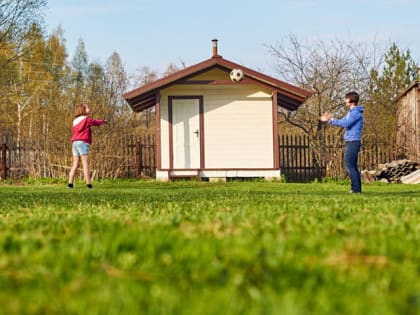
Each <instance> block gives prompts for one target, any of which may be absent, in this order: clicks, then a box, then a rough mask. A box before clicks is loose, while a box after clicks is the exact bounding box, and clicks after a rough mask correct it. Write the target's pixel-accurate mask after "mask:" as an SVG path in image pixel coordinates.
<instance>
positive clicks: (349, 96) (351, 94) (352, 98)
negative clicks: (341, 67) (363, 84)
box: [344, 91, 359, 105]
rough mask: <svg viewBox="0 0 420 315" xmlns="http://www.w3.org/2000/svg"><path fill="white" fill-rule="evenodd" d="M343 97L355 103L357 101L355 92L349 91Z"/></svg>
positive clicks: (357, 96)
mask: <svg viewBox="0 0 420 315" xmlns="http://www.w3.org/2000/svg"><path fill="white" fill-rule="evenodd" d="M344 98H346V99H348V100H349V101H350V103H353V104H356V105H357V104H358V103H359V94H358V93H357V92H354V91H353V92H349V93H347V94H346V95H345V96H344Z"/></svg>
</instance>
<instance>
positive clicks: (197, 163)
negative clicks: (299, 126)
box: [124, 39, 311, 180]
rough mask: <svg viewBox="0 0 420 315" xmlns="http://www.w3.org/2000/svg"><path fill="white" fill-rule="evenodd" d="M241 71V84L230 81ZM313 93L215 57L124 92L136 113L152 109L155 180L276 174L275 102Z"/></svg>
mask: <svg viewBox="0 0 420 315" xmlns="http://www.w3.org/2000/svg"><path fill="white" fill-rule="evenodd" d="M233 69H241V70H242V71H243V73H244V78H243V79H242V80H241V81H240V82H237V83H235V82H233V81H232V80H231V79H230V72H231V71H232V70H233ZM310 95H311V92H309V91H307V90H304V89H301V88H298V87H296V86H293V85H291V84H288V83H285V82H283V81H280V80H277V79H275V78H272V77H270V76H267V75H265V74H262V73H260V72H257V71H254V70H252V69H249V68H247V67H244V66H242V65H239V64H237V63H234V62H232V61H229V60H226V59H224V58H223V57H222V56H220V55H219V54H218V48H217V40H216V39H214V40H213V47H212V57H211V58H210V59H207V60H204V61H202V62H200V63H198V64H195V65H193V66H190V67H187V68H185V69H182V70H180V71H178V72H175V73H173V74H170V75H168V76H166V77H164V78H161V79H159V80H157V81H155V82H152V83H150V84H146V85H144V86H140V87H138V88H136V89H134V90H132V91H129V92H127V93H125V94H124V99H125V100H126V101H127V102H128V104H129V105H130V106H131V108H132V109H133V110H134V111H136V112H141V111H143V110H145V109H147V108H150V107H153V106H154V107H155V111H156V128H157V130H156V143H157V148H156V149H157V150H156V165H157V169H156V178H157V179H159V180H169V179H171V178H174V177H188V176H194V177H198V178H208V179H226V178H231V177H264V178H279V177H280V167H279V165H280V164H279V149H278V127H277V112H278V106H281V107H284V108H286V109H287V110H292V111H293V110H297V109H298V107H299V106H300V105H301V104H302V103H303V102H304V101H305V100H306V99H307V98H308V97H309V96H310Z"/></svg>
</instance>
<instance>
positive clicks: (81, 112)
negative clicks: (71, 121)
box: [74, 103, 87, 117]
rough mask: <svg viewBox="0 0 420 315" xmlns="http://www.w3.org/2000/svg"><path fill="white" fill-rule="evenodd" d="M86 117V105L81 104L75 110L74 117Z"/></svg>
mask: <svg viewBox="0 0 420 315" xmlns="http://www.w3.org/2000/svg"><path fill="white" fill-rule="evenodd" d="M85 115H87V112H86V105H85V104H83V103H80V104H79V105H77V106H76V108H75V109H74V117H79V116H85Z"/></svg>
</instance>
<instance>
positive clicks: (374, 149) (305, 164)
mask: <svg viewBox="0 0 420 315" xmlns="http://www.w3.org/2000/svg"><path fill="white" fill-rule="evenodd" d="M57 145H58V144H55V145H50V147H55V150H52V149H49V146H47V145H45V144H41V143H37V144H35V143H26V144H22V145H20V146H18V145H16V144H13V143H8V144H7V145H6V144H2V146H1V151H0V152H1V156H0V161H1V164H0V165H1V168H0V178H6V177H10V178H20V177H26V176H31V177H53V178H66V177H67V176H68V172H69V170H70V167H71V163H72V161H71V151H70V146H69V145H68V144H65V145H63V146H62V148H61V149H60V148H57ZM394 151H395V150H394V149H393V147H392V146H390V145H388V144H379V143H372V144H369V143H364V144H362V149H361V152H360V155H359V166H360V168H361V169H374V168H376V166H377V165H378V164H380V163H386V162H390V161H392V160H395V158H396V157H395V154H394ZM155 153H156V144H155V138H154V137H153V136H151V135H149V136H145V137H142V138H135V137H123V138H114V139H106V140H103V141H98V144H95V145H92V150H91V154H90V156H91V158H90V161H91V162H90V164H91V170H92V176H93V177H94V178H95V177H96V178H140V177H155V170H156V163H155V160H156V159H155ZM343 154H344V143H343V142H342V140H341V138H340V139H338V138H336V137H331V136H327V137H324V139H322V143H318V144H316V143H311V141H310V139H309V137H307V136H291V135H285V136H280V137H279V160H280V168H281V171H282V174H284V176H285V177H286V181H288V182H307V181H313V180H314V179H321V178H324V177H326V176H327V177H331V178H343V177H344V176H346V173H345V170H344V168H343ZM78 175H79V176H80V178H81V177H82V172H81V170H79V173H78Z"/></svg>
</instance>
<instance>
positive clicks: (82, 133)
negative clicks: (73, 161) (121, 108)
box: [71, 116, 106, 144]
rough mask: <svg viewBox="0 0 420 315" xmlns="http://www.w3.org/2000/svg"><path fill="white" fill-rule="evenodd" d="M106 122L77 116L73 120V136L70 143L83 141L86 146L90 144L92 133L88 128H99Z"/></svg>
mask: <svg viewBox="0 0 420 315" xmlns="http://www.w3.org/2000/svg"><path fill="white" fill-rule="evenodd" d="M105 122H106V121H105V120H103V119H92V118H90V117H89V116H79V117H77V118H75V119H74V120H73V128H72V130H73V136H72V137H71V141H72V142H73V141H83V142H86V143H88V144H91V143H92V133H91V131H90V127H92V126H100V125H102V124H104V123H105Z"/></svg>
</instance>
